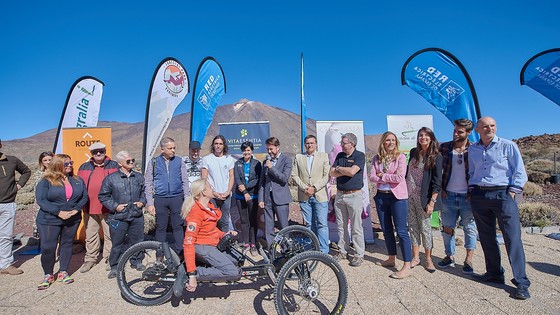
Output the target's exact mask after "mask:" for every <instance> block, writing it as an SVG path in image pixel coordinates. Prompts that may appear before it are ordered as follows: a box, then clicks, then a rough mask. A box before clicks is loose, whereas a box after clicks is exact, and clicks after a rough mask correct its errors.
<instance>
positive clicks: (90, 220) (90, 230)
mask: <svg viewBox="0 0 560 315" xmlns="http://www.w3.org/2000/svg"><path fill="white" fill-rule="evenodd" d="M108 217H109V214H108V213H103V214H89V213H85V212H84V227H85V229H86V256H85V258H84V261H91V262H97V256H99V249H100V248H101V240H100V237H99V228H100V227H102V228H103V260H104V261H105V260H106V259H108V258H109V254H110V253H111V247H112V245H113V244H112V243H111V235H110V232H109V224H107V218H108Z"/></svg>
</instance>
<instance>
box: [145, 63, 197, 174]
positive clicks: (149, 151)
mask: <svg viewBox="0 0 560 315" xmlns="http://www.w3.org/2000/svg"><path fill="white" fill-rule="evenodd" d="M187 93H189V78H188V75H187V72H186V71H185V68H184V67H183V65H182V64H181V63H180V62H179V61H178V60H177V59H175V58H166V59H164V60H163V61H162V62H161V63H160V64H159V66H158V68H157V70H156V72H155V73H154V77H153V79H152V85H151V87H150V94H149V102H148V106H147V108H146V121H145V122H144V124H145V126H144V158H143V160H142V164H143V169H144V171H146V165H148V164H147V161H149V160H150V159H151V158H152V156H154V154H155V153H156V149H157V148H158V147H159V142H160V141H161V139H162V138H163V134H164V133H165V131H166V130H167V127H169V124H170V123H171V118H173V113H174V112H175V109H176V108H177V106H179V104H180V103H181V101H183V99H184V98H185V96H186V95H187Z"/></svg>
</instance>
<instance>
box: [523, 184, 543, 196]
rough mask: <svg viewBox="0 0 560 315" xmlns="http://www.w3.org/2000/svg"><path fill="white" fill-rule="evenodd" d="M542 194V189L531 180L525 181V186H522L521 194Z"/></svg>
mask: <svg viewBox="0 0 560 315" xmlns="http://www.w3.org/2000/svg"><path fill="white" fill-rule="evenodd" d="M542 194H543V189H542V187H541V186H539V185H538V184H535V183H533V182H527V183H525V187H523V195H524V196H540V195H542Z"/></svg>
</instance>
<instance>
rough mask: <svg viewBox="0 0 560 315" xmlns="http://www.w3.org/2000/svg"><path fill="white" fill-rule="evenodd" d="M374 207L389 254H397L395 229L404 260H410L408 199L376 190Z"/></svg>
mask: <svg viewBox="0 0 560 315" xmlns="http://www.w3.org/2000/svg"><path fill="white" fill-rule="evenodd" d="M373 199H374V200H375V207H376V208H377V215H378V216H379V222H380V223H381V229H382V230H383V236H384V237H385V246H387V252H388V253H389V255H390V256H396V255H397V241H396V239H395V231H394V230H397V235H398V236H399V245H400V247H401V252H402V256H403V261H404V262H411V261H412V244H411V242H410V236H409V235H408V199H397V198H396V197H395V195H393V194H392V193H391V194H385V193H380V192H378V193H377V194H376V195H375V198H373Z"/></svg>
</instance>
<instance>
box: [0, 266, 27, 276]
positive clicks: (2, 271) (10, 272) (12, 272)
mask: <svg viewBox="0 0 560 315" xmlns="http://www.w3.org/2000/svg"><path fill="white" fill-rule="evenodd" d="M22 273H23V270H21V269H19V268H16V267H14V266H8V267H7V268H4V269H0V274H2V275H12V276H15V275H21V274H22Z"/></svg>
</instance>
